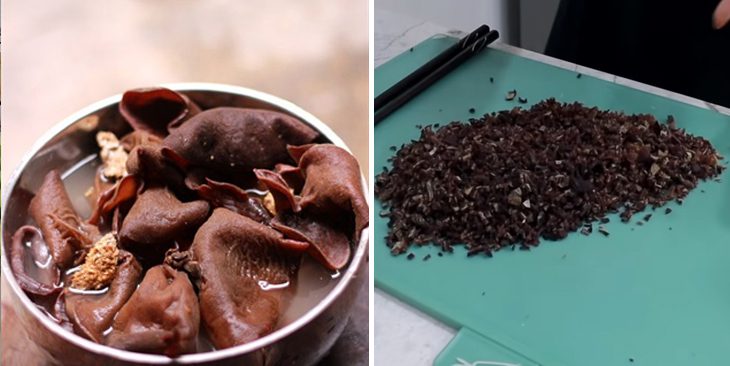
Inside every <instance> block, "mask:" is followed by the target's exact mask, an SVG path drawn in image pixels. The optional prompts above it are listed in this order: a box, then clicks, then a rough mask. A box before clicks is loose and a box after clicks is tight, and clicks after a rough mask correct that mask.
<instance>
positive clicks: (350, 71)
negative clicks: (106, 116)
mask: <svg viewBox="0 0 730 366" xmlns="http://www.w3.org/2000/svg"><path fill="white" fill-rule="evenodd" d="M2 10H3V11H2V25H3V34H2V36H3V39H2V41H3V44H2V46H3V60H2V61H3V65H2V66H3V71H4V72H3V75H2V94H3V95H2V97H3V100H2V102H3V103H2V108H3V110H2V120H3V121H2V122H3V123H2V148H3V149H2V150H3V151H2V167H3V169H2V178H3V181H5V180H6V179H8V177H9V176H10V173H11V172H12V171H13V169H14V168H15V167H16V165H17V164H18V163H19V162H20V159H21V158H22V156H23V154H25V152H26V150H27V149H28V148H29V147H30V146H31V144H32V143H33V142H34V141H35V140H36V139H38V138H39V137H40V136H41V134H43V133H44V132H45V131H46V130H47V129H48V128H49V127H50V126H51V125H53V124H55V123H57V122H58V121H60V120H62V119H63V118H65V117H66V116H68V115H70V114H71V113H73V112H75V111H77V110H79V109H80V108H82V107H84V106H86V105H88V104H90V103H92V102H95V101H98V100H100V99H102V98H105V97H108V96H111V95H114V94H117V93H120V92H123V91H124V90H126V89H129V88H135V87H141V86H150V85H157V84H161V83H172V82H192V81H204V82H219V83H226V84H234V85H240V86H245V87H248V88H253V89H258V90H261V91H264V92H267V93H271V94H274V95H277V96H279V97H282V98H285V99H288V100H290V101H291V102H293V103H295V104H298V105H299V106H300V107H302V108H304V109H305V110H307V111H309V112H311V113H312V114H314V115H315V116H317V117H318V118H319V119H321V120H322V121H323V122H325V123H326V124H328V125H329V126H330V127H331V128H332V129H333V130H334V131H335V132H336V133H337V134H338V135H339V136H340V137H342V139H343V140H344V141H345V143H346V144H347V145H348V146H349V147H350V148H351V149H352V151H353V153H354V155H355V156H356V157H357V159H358V161H359V163H360V166H361V167H362V170H363V171H364V172H365V171H367V167H368V164H369V153H368V145H369V142H368V120H369V107H368V103H367V100H368V95H369V85H368V84H369V77H368V66H369V57H368V42H369V27H368V2H367V1H366V0H343V1H339V2H338V6H332V2H330V1H327V0H311V1H307V2H290V1H286V0H271V1H265V2H260V1H253V0H246V1H236V0H208V1H195V0H157V1H137V0H131V1H130V0H108V1H103V2H95V1H88V0H59V1H44V0H27V1H8V2H3V9H2ZM343 29H347V31H342V30H343ZM5 291H6V289H4V288H3V292H5ZM3 298H7V296H3ZM368 304H369V301H368V286H363V288H361V289H360V294H359V297H358V299H357V304H356V306H355V309H354V313H353V315H352V317H351V318H350V320H349V322H350V323H349V325H348V327H347V328H346V330H345V332H344V334H343V335H342V337H341V338H340V341H339V342H338V343H337V344H336V345H335V346H334V348H333V350H332V352H331V353H330V355H329V356H328V357H327V358H326V359H325V360H324V361H323V364H324V365H341V364H350V365H367V364H368V358H369V352H368V338H369V327H368V326H369V321H368ZM7 318H8V317H6V316H5V314H3V327H2V344H3V351H7V350H8V349H7V348H5V347H6V346H8V345H12V347H13V349H12V350H15V351H16V352H21V353H22V355H21V358H22V359H25V360H33V359H34V358H33V357H32V355H29V354H28V353H29V351H28V350H29V349H32V347H27V345H26V344H24V343H23V341H24V339H23V337H22V334H21V333H20V331H19V330H17V329H13V323H12V319H10V322H6V320H8V319H7ZM12 350H11V351H12ZM29 362H30V361H29ZM3 364H6V363H3ZM8 364H9V363H8Z"/></svg>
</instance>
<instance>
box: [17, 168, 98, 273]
mask: <svg viewBox="0 0 730 366" xmlns="http://www.w3.org/2000/svg"><path fill="white" fill-rule="evenodd" d="M28 212H29V213H30V215H31V216H32V217H33V219H34V220H35V222H36V223H37V224H38V226H39V227H40V229H41V232H42V233H43V239H44V240H45V242H46V244H47V245H48V248H49V249H50V251H51V255H52V256H53V261H54V262H55V263H56V265H57V266H58V267H59V268H60V269H61V270H64V269H67V268H68V267H69V266H70V265H71V264H72V263H73V261H74V256H75V253H76V251H79V250H82V249H83V248H85V247H88V246H90V245H91V244H93V243H94V241H95V240H96V239H98V238H99V236H100V235H99V231H98V229H97V228H96V227H95V226H93V225H88V224H86V223H84V222H83V221H82V220H81V219H80V218H79V217H78V215H77V214H76V211H75V210H74V208H73V206H72V204H71V200H70V199H69V198H68V194H67V193H66V189H65V188H64V186H63V181H61V176H60V175H59V174H58V171H56V170H52V171H50V172H48V174H46V176H45V178H44V179H43V184H41V187H40V188H39V189H38V192H36V195H35V197H33V199H32V200H31V201H30V206H29V207H28Z"/></svg>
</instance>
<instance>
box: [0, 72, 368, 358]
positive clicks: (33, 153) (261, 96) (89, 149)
mask: <svg viewBox="0 0 730 366" xmlns="http://www.w3.org/2000/svg"><path fill="white" fill-rule="evenodd" d="M164 86H165V87H168V88H170V89H173V90H177V91H180V92H184V93H185V94H186V95H188V96H189V97H190V98H191V99H193V100H194V101H195V102H196V103H198V104H199V105H200V106H201V108H203V109H207V108H211V107H216V106H234V107H248V108H262V109H269V110H275V111H280V112H284V113H287V114H289V115H291V116H294V117H296V118H298V119H300V120H301V121H303V122H305V123H307V124H308V125H310V126H311V127H313V128H314V129H316V130H318V131H319V132H320V133H321V134H322V135H323V136H324V137H325V138H326V139H327V140H329V141H330V142H331V143H333V144H335V145H337V146H340V147H342V148H344V149H346V150H348V151H349V149H348V148H347V146H346V145H345V143H344V142H343V141H342V140H341V139H340V138H339V137H338V136H337V135H336V134H335V133H334V132H332V130H331V129H330V128H329V127H327V125H325V124H324V123H322V122H321V121H320V120H318V119H317V118H316V117H314V116H313V115H311V114H309V113H307V112H306V111H304V110H303V109H301V108H299V107H298V106H296V105H294V104H293V103H290V102H288V101H285V100H283V99H280V98H277V97H274V96H272V95H268V94H265V93H262V92H259V91H255V90H251V89H246V88H242V87H236V86H230V85H222V84H210V83H180V84H169V85H164ZM120 100H121V94H120V95H115V96H113V97H110V98H107V99H104V100H101V101H99V102H96V103H94V104H91V105H90V106H88V107H86V108H83V109H82V110H80V111H78V112H76V113H74V114H73V115H71V116H70V117H68V118H66V119H64V120H63V121H61V122H60V123H58V124H57V125H55V126H54V127H53V128H52V129H51V130H50V131H48V132H47V133H46V134H45V135H44V136H43V137H42V138H41V139H40V140H38V141H37V142H36V143H35V144H34V145H33V147H32V148H31V149H30V151H29V152H28V153H27V154H26V155H25V157H24V158H23V160H22V162H21V164H20V166H19V167H17V168H16V169H15V171H14V172H13V174H12V176H11V178H10V180H9V181H8V183H7V185H6V186H5V187H3V205H2V216H1V217H2V221H1V222H0V226H1V227H2V251H3V255H2V277H3V281H6V284H7V285H8V287H9V289H10V291H9V294H10V297H11V299H10V300H11V301H10V302H11V304H12V306H13V309H14V312H15V313H16V315H17V320H16V322H17V324H18V325H19V326H21V327H22V328H24V329H25V331H26V332H27V333H28V338H29V341H30V342H33V343H34V346H38V347H39V348H40V349H41V350H42V351H43V353H44V355H45V357H46V358H47V359H48V360H47V361H48V362H49V363H50V364H62V365H94V366H98V365H140V364H142V365H171V364H175V365H244V364H245V365H277V364H285V365H311V364H314V363H315V362H317V361H318V360H319V359H321V358H322V357H323V356H324V355H325V354H326V353H327V351H328V350H329V349H330V347H332V345H333V344H334V342H335V340H336V339H337V338H338V336H339V335H340V333H341V332H342V330H343V329H344V327H345V325H346V323H347V319H348V315H349V313H350V309H351V308H352V305H353V303H354V299H355V295H356V294H357V291H358V290H359V289H360V288H361V285H362V283H363V282H365V281H367V278H366V277H365V276H364V275H363V273H364V269H365V266H366V265H367V246H368V233H367V230H368V229H367V228H366V229H365V230H364V231H363V233H362V235H361V240H360V242H359V243H358V245H357V248H355V250H354V252H353V253H354V254H353V257H352V260H351V262H350V264H349V265H348V266H347V267H346V268H345V269H344V270H343V271H341V273H342V274H341V277H340V279H339V282H338V283H337V284H336V285H335V287H334V288H333V289H332V290H331V291H330V292H329V293H328V294H327V295H326V296H325V298H324V299H323V300H322V301H320V302H319V303H318V304H317V305H316V306H314V307H313V308H311V309H310V310H309V311H308V312H306V313H305V314H304V315H303V316H301V317H300V318H298V319H296V320H294V321H293V322H291V323H290V324H288V325H286V326H284V327H282V328H280V329H278V330H276V331H275V332H273V333H271V334H269V335H267V336H265V337H262V338H260V339H257V340H255V341H253V342H250V343H247V344H243V345H240V346H237V347H232V348H227V349H223V350H217V351H212V352H205V353H196V354H190V355H183V356H180V357H178V358H175V359H172V358H169V357H166V356H160V355H150V354H144V353H136V352H128V351H123V350H119V349H115V348H111V347H107V346H105V345H102V344H98V343H94V342H92V341H90V340H87V339H85V338H83V337H81V336H78V335H76V334H74V333H71V332H68V331H66V330H64V329H63V328H61V327H60V326H59V325H58V324H57V323H55V322H54V321H53V320H52V319H50V318H49V317H48V316H47V315H45V314H44V313H43V312H42V311H41V310H40V309H39V308H38V307H36V306H35V304H34V303H33V302H32V301H31V300H30V299H29V298H28V296H26V294H25V293H24V292H23V291H22V290H21V289H20V287H19V286H18V283H17V282H16V280H15V277H14V275H13V272H12V270H11V269H10V265H9V263H8V258H7V255H5V254H4V253H8V251H9V248H10V243H11V237H12V235H13V233H14V232H15V231H16V229H18V228H19V227H20V226H22V225H23V224H25V223H26V222H27V221H28V217H29V216H28V212H27V211H28V204H29V201H30V199H31V198H32V196H33V192H35V191H36V190H37V189H38V187H39V186H40V183H41V182H42V180H43V177H44V176H45V174H46V173H47V172H48V171H49V170H51V169H58V170H59V171H66V170H68V169H70V168H72V167H73V166H74V165H76V164H78V163H79V162H81V161H82V159H84V158H86V157H88V156H89V155H91V154H94V153H96V152H98V147H97V146H96V143H95V138H94V136H95V134H96V132H97V131H99V130H106V131H113V132H117V133H120V134H121V133H124V132H126V131H128V130H129V127H128V125H127V124H126V123H125V122H124V121H123V119H122V117H121V116H120V114H119V112H118V109H117V105H118V103H119V101H120ZM362 185H363V194H365V197H368V195H367V188H366V187H367V184H366V182H365V179H364V178H362Z"/></svg>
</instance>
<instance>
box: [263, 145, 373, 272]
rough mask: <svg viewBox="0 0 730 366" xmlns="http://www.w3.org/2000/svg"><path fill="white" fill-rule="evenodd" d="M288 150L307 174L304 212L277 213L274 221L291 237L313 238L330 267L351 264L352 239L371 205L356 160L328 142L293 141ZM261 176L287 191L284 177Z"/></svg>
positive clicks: (301, 202)
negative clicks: (284, 186)
mask: <svg viewBox="0 0 730 366" xmlns="http://www.w3.org/2000/svg"><path fill="white" fill-rule="evenodd" d="M289 151H290V153H291V155H292V157H294V159H295V160H297V162H298V163H299V169H300V171H301V174H302V176H303V177H304V186H303V187H302V191H301V199H300V200H299V206H300V207H301V211H299V212H297V210H296V209H295V210H293V212H288V211H286V210H284V211H281V212H277V216H276V217H275V219H274V221H273V222H272V226H273V227H274V228H276V229H277V230H279V231H281V232H283V233H284V234H285V235H286V236H287V237H290V238H293V239H297V240H302V241H306V242H308V243H310V244H311V246H310V248H309V254H310V255H311V256H312V257H314V258H315V259H317V260H318V261H319V262H320V263H322V265H324V266H325V267H326V268H328V269H331V270H338V269H340V268H342V267H344V266H345V265H347V262H348V261H349V259H350V254H351V251H352V248H351V247H352V244H353V243H352V242H357V241H358V240H359V238H360V233H361V232H362V230H363V229H364V228H365V227H367V226H368V220H369V219H368V204H367V201H366V200H365V197H364V196H363V194H362V184H361V183H360V173H359V169H358V165H357V161H355V158H354V157H352V155H350V154H349V153H348V152H347V151H345V150H343V149H341V148H339V147H336V146H334V145H328V144H319V145H305V146H292V147H289ZM262 178H265V177H263V176H262ZM263 181H264V182H265V183H267V182H268V183H267V185H268V186H269V188H270V189H274V190H276V191H278V192H279V194H280V195H282V194H283V192H282V190H281V189H279V188H277V186H279V185H281V183H282V181H283V179H282V180H281V181H277V182H276V183H272V182H271V180H270V179H263ZM275 197H276V196H275ZM280 201H283V199H279V200H278V201H277V211H279V206H280V204H279V202H280Z"/></svg>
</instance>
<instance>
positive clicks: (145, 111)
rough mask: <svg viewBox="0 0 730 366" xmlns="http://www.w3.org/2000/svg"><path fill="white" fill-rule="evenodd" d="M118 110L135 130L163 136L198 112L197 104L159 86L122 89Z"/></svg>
mask: <svg viewBox="0 0 730 366" xmlns="http://www.w3.org/2000/svg"><path fill="white" fill-rule="evenodd" d="M119 112H120V113H121V114H122V116H123V117H124V119H126V120H127V122H129V124H130V125H131V126H132V128H134V129H135V130H139V131H145V132H148V133H151V134H153V135H156V136H160V137H163V136H165V135H167V133H168V131H171V130H174V129H175V128H177V127H179V126H180V124H181V123H183V122H184V121H185V120H187V119H188V118H190V117H192V116H194V115H195V114H197V113H199V112H200V107H198V105H197V104H195V103H194V102H192V101H191V100H190V99H189V98H188V97H187V96H185V95H183V94H180V93H178V92H175V91H172V90H170V89H167V88H159V87H158V88H143V89H134V90H130V91H127V92H125V93H124V95H123V96H122V101H121V102H120V103H119Z"/></svg>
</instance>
